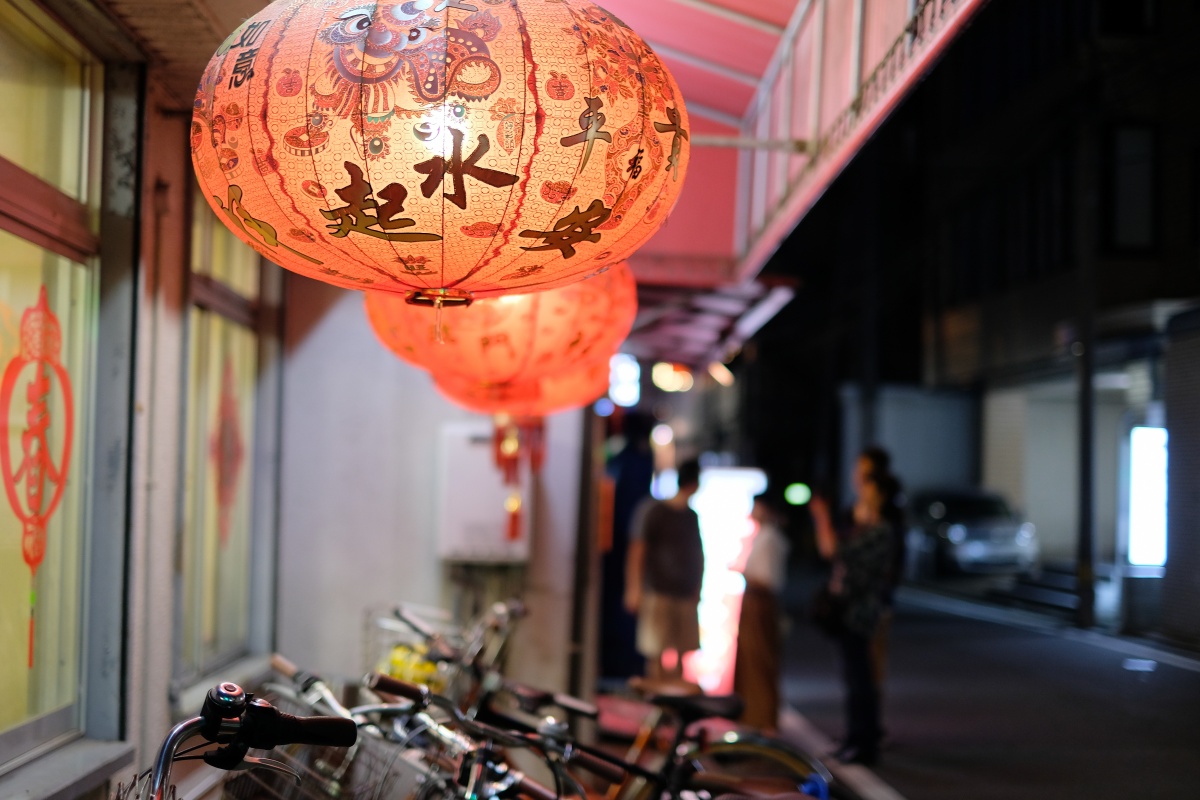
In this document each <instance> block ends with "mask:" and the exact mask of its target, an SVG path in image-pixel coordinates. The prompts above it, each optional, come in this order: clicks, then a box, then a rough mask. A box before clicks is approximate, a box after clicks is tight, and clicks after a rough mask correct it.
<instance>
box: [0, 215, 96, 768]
mask: <svg viewBox="0 0 1200 800" xmlns="http://www.w3.org/2000/svg"><path fill="white" fill-rule="evenodd" d="M92 283H93V276H92V273H91V270H89V269H88V268H87V267H86V266H84V265H82V264H76V263H73V262H71V261H69V260H67V259H65V258H63V257H62V256H58V255H55V254H54V253H51V252H49V251H46V250H43V249H42V248H40V247H37V246H36V245H33V244H30V243H28V242H26V241H23V240H22V239H20V238H18V237H16V236H13V235H11V234H8V233H4V232H0V368H2V369H3V373H2V374H3V377H2V379H0V447H2V448H4V453H3V455H2V457H0V472H2V474H3V481H4V498H3V500H2V501H0V686H4V691H3V692H0V763H2V762H4V761H6V760H8V759H7V756H12V755H15V753H13V752H12V748H7V747H5V734H4V733H3V732H11V731H13V729H14V728H16V727H18V726H21V725H22V724H24V723H33V722H36V723H38V727H39V730H41V731H43V732H45V733H47V734H49V735H53V733H54V732H56V729H57V732H61V730H62V729H64V728H69V727H71V726H73V725H74V723H75V721H76V720H75V718H74V715H73V713H71V707H72V705H73V704H74V703H75V702H76V701H77V700H78V699H79V698H78V693H79V641H80V616H81V603H82V593H81V583H82V581H81V579H80V578H81V574H80V573H81V566H82V557H81V553H82V550H83V547H84V533H83V532H84V530H85V527H86V524H85V523H86V521H85V518H84V500H85V493H86V491H87V470H86V464H87V456H88V453H87V448H86V446H85V443H86V442H87V441H88V433H89V431H88V422H89V419H88V417H89V414H88V413H87V412H88V409H89V401H90V391H89V389H90V374H89V373H90V366H91V363H92V347H93V344H94V343H93V341H92V327H93V325H92V323H93V307H94V304H93V302H92ZM12 738H13V739H17V738H19V737H15V736H14V737H12ZM38 738H41V737H38Z"/></svg>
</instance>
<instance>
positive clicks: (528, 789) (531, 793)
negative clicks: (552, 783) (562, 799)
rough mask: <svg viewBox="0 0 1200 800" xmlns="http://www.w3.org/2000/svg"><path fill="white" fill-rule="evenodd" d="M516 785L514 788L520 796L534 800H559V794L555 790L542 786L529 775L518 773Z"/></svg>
mask: <svg viewBox="0 0 1200 800" xmlns="http://www.w3.org/2000/svg"><path fill="white" fill-rule="evenodd" d="M516 778H517V780H516V785H515V786H514V787H513V788H515V789H516V790H517V792H518V793H519V794H522V795H524V796H525V797H529V798H532V800H559V797H558V793H557V792H555V791H554V790H553V789H551V788H549V787H546V786H542V785H541V784H540V783H538V782H537V781H535V780H533V779H532V778H530V777H529V776H527V775H524V774H520V773H518V774H517V776H516Z"/></svg>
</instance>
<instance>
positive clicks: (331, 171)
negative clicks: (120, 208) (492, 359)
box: [191, 0, 689, 304]
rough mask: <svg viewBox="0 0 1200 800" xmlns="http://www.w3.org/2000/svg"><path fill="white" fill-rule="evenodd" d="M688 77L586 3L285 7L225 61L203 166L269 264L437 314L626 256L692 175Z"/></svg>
mask: <svg viewBox="0 0 1200 800" xmlns="http://www.w3.org/2000/svg"><path fill="white" fill-rule="evenodd" d="M688 131H689V126H688V118H687V112H686V111H685V109H684V106H683V99H682V97H681V95H680V92H679V90H678V87H677V86H676V85H675V82H674V80H673V79H672V78H671V76H670V75H669V74H668V73H667V70H666V68H665V67H664V66H663V64H662V62H661V61H660V60H659V58H658V56H656V55H655V54H654V53H653V52H652V51H651V50H650V48H649V47H648V46H647V45H646V44H645V42H643V41H642V40H641V39H640V38H639V37H638V36H637V34H635V33H634V32H633V31H632V30H630V29H629V28H628V27H627V26H625V25H624V23H622V22H621V21H620V20H618V19H617V18H616V17H614V16H612V15H611V14H609V13H607V12H605V11H603V10H602V9H600V8H599V7H597V6H595V5H592V4H591V3H590V2H587V1H586V0H408V1H407V2H379V3H362V2H360V0H323V2H315V1H314V2H296V0H277V1H276V2H274V3H272V4H271V5H269V6H267V7H266V8H265V9H263V10H262V11H261V12H259V13H258V14H257V15H255V16H254V17H251V18H250V19H249V20H247V21H246V22H245V23H243V24H242V25H241V26H240V27H239V28H238V29H237V30H236V31H234V33H233V34H232V35H231V36H230V37H229V38H228V39H227V40H226V41H225V43H224V44H223V45H222V46H221V48H220V49H219V50H218V51H217V53H216V55H214V56H213V58H212V60H211V61H210V62H209V65H208V68H207V69H206V71H205V73H204V77H203V79H202V81H201V84H200V89H199V91H198V93H197V96H196V108H195V115H194V117H193V121H192V137H191V142H192V157H193V163H194V166H195V168H196V173H197V175H198V177H199V180H200V184H201V186H202V187H203V189H204V195H205V197H206V198H207V200H208V202H209V203H210V205H212V207H213V209H214V210H215V211H216V213H217V215H218V217H220V218H221V219H222V221H223V222H224V223H225V224H226V225H227V226H229V228H230V230H232V231H233V232H234V234H236V235H237V236H238V237H239V238H241V239H242V240H243V241H245V242H247V243H248V244H250V245H251V246H252V247H254V248H255V249H256V250H258V251H259V252H260V253H262V254H263V255H264V256H266V257H267V258H269V259H271V260H272V261H274V262H276V263H278V264H280V265H282V266H284V267H287V268H288V269H291V270H294V271H296V272H299V273H301V274H304V275H308V276H310V277H313V278H317V279H319V280H323V281H327V282H329V283H333V284H337V285H339V286H345V287H350V288H355V289H364V288H371V289H377V290H383V291H388V292H395V293H399V294H403V295H405V296H406V297H407V298H408V299H409V300H410V301H412V302H418V303H425V304H442V303H452V302H456V303H465V302H470V299H471V298H472V297H483V296H493V295H500V294H509V293H514V292H516V293H528V292H532V291H538V290H541V289H544V288H549V287H553V286H562V285H565V284H568V283H571V282H573V281H577V280H581V279H583V278H586V277H588V276H590V275H594V274H596V273H597V272H598V271H599V270H600V269H602V268H603V267H605V266H607V265H611V264H615V263H617V262H619V261H622V260H624V259H625V258H627V257H628V256H629V255H630V253H632V252H633V251H634V250H636V249H637V248H638V247H640V246H641V245H642V244H643V243H644V242H645V241H646V240H647V239H648V238H649V237H650V236H651V235H652V234H653V233H654V232H655V231H656V230H657V229H658V227H659V226H660V225H661V224H662V222H663V221H664V220H665V219H666V217H667V214H668V213H669V212H670V210H671V208H672V206H673V205H674V203H675V200H676V199H677V197H678V195H679V191H680V187H681V186H682V182H683V178H684V174H685V172H686V169H687V162H688V150H689V145H688V138H689V137H688Z"/></svg>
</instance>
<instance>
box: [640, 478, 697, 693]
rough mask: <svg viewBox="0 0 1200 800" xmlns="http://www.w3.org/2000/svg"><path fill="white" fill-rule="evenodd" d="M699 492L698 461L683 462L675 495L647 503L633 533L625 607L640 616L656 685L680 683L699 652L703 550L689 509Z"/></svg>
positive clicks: (645, 651)
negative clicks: (686, 660) (687, 657)
mask: <svg viewBox="0 0 1200 800" xmlns="http://www.w3.org/2000/svg"><path fill="white" fill-rule="evenodd" d="M699 488H700V464H699V462H697V461H686V462H684V463H683V464H681V465H680V466H679V491H678V492H676V494H675V496H674V497H672V498H670V499H669V500H662V501H660V500H655V499H653V498H648V499H646V500H645V501H643V503H642V505H641V506H639V507H638V509H637V511H636V512H635V513H634V517H633V524H632V526H631V528H630V543H629V556H628V558H627V560H626V565H625V608H626V609H628V610H629V612H630V613H631V614H636V615H637V650H638V652H639V653H641V654H642V655H643V656H645V657H646V677H647V678H650V679H652V680H662V679H678V678H681V677H682V676H683V656H684V654H685V653H688V652H690V651H692V650H696V649H698V648H699V647H700V625H699V621H698V619H697V615H696V607H697V604H698V603H699V602H700V584H701V582H702V580H703V576H704V546H703V544H702V543H701V541H700V519H699V517H697V516H696V512H695V511H693V510H692V509H691V507H690V506H689V505H688V501H689V500H691V498H692V495H694V494H695V493H696V490H698V489H699ZM668 659H669V660H668Z"/></svg>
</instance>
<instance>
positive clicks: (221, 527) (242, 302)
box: [174, 198, 265, 686]
mask: <svg viewBox="0 0 1200 800" xmlns="http://www.w3.org/2000/svg"><path fill="white" fill-rule="evenodd" d="M194 213H195V216H194V221H193V229H192V272H193V277H192V282H193V290H192V302H193V305H192V309H191V311H190V317H189V327H188V339H189V352H188V365H189V367H188V374H187V380H188V392H187V396H188V406H187V434H186V436H187V440H186V442H185V459H186V460H185V475H184V499H183V503H184V505H183V508H184V522H183V526H182V531H181V539H180V542H179V561H178V565H179V575H178V578H179V588H180V597H181V602H180V603H179V606H178V609H177V614H178V616H179V624H178V625H177V626H176V637H177V642H176V653H177V658H176V665H175V675H174V678H175V683H176V685H177V686H186V685H188V684H190V683H192V682H194V681H196V680H198V679H200V678H201V677H202V676H203V675H205V674H207V673H208V672H210V671H212V670H214V669H216V668H218V667H221V666H223V665H226V664H228V663H230V662H231V661H233V660H236V659H237V658H239V657H241V656H243V655H246V653H247V651H248V639H249V629H250V616H251V613H252V609H251V605H252V601H251V574H252V563H251V562H252V553H253V548H252V536H253V527H254V526H253V514H252V508H253V501H254V497H253V490H254V481H253V474H254V470H253V455H254V454H253V449H254V442H255V430H256V410H257V402H256V396H257V393H258V382H259V381H258V375H259V346H260V335H259V333H258V330H257V327H258V326H257V303H256V302H255V301H256V300H257V298H258V293H259V281H260V273H261V270H262V268H261V265H260V260H259V256H258V254H257V253H255V252H254V251H253V250H251V249H250V248H249V247H247V246H246V245H244V244H242V243H241V242H240V241H238V240H237V239H236V238H235V237H234V236H233V235H232V234H230V233H229V232H228V230H227V229H226V228H225V227H224V226H223V225H221V224H220V222H219V221H218V220H217V219H216V217H215V216H214V215H213V213H212V212H211V211H210V210H209V207H208V206H207V205H206V204H205V203H204V201H203V200H202V199H201V198H196V202H195V212H194ZM264 535H265V534H264Z"/></svg>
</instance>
